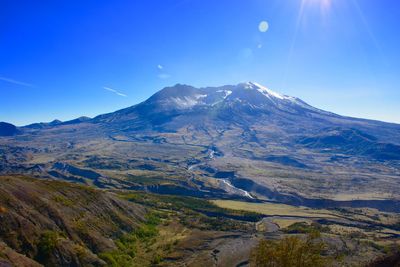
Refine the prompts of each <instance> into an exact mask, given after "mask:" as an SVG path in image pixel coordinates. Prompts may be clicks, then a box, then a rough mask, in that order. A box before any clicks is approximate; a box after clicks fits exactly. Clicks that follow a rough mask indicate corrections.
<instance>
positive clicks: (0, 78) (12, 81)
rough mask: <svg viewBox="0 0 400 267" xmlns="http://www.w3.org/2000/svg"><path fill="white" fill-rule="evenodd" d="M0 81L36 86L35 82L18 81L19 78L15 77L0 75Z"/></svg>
mask: <svg viewBox="0 0 400 267" xmlns="http://www.w3.org/2000/svg"><path fill="white" fill-rule="evenodd" d="M0 81H3V82H7V83H12V84H16V85H21V86H25V87H35V86H34V85H33V84H30V83H26V82H21V81H17V80H14V79H10V78H7V77H3V76H0Z"/></svg>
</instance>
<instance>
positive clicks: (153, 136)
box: [0, 82, 400, 206]
mask: <svg viewBox="0 0 400 267" xmlns="http://www.w3.org/2000/svg"><path fill="white" fill-rule="evenodd" d="M72 122H73V123H57V124H56V125H46V126H45V127H42V128H40V129H39V128H38V129H33V128H32V127H22V128H20V130H21V132H22V133H21V134H20V135H17V136H15V137H12V138H0V151H2V152H3V153H2V154H1V160H0V173H15V172H17V173H28V174H32V175H41V176H46V177H48V178H53V179H61V180H69V181H74V182H78V183H84V184H91V185H95V186H98V187H106V188H125V189H133V190H137V189H140V190H148V191H152V192H159V193H170V194H185V195H192V196H202V197H210V196H224V197H244V198H248V199H251V198H259V199H270V200H277V201H289V200H290V201H294V200H295V203H314V202H313V201H308V200H307V201H306V200H304V199H305V198H312V199H328V200H336V201H353V200H362V201H364V200H365V205H369V204H368V203H371V202H368V201H381V200H392V199H395V200H398V199H400V193H399V192H400V190H399V189H400V187H399V184H398V177H399V176H400V162H399V160H400V125H398V124H393V123H385V122H379V121H372V120H365V119H357V118H349V117H343V116H340V115H337V114H333V113H331V112H327V111H323V110H320V109H317V108H314V107H312V106H310V105H308V104H307V103H305V102H304V101H302V100H300V99H298V98H295V97H291V96H285V95H282V94H279V93H276V92H274V91H272V90H270V89H268V88H266V87H264V86H261V85H259V84H257V83H253V82H248V83H241V84H238V85H226V86H221V87H206V88H194V87H192V86H189V85H181V84H178V85H175V86H172V87H167V88H164V89H162V90H161V91H159V92H157V93H156V94H154V95H153V96H151V97H150V98H149V99H147V100H146V101H144V102H142V103H139V104H137V105H134V106H131V107H128V108H125V109H122V110H118V111H116V112H113V113H109V114H103V115H99V116H97V117H95V118H93V119H86V118H85V119H82V120H79V119H78V120H73V121H72ZM63 166H64V167H63ZM327 203H331V202H327ZM357 205H359V204H357ZM363 205H364V204H363ZM374 206H376V205H375V204H374ZM378 206H379V205H378Z"/></svg>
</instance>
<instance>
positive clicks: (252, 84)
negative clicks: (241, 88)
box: [245, 82, 293, 100]
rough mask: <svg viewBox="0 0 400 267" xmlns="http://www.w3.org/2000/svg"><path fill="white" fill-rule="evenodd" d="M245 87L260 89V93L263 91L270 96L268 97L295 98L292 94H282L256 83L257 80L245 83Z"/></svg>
mask: <svg viewBox="0 0 400 267" xmlns="http://www.w3.org/2000/svg"><path fill="white" fill-rule="evenodd" d="M245 88H246V89H255V90H257V91H259V92H260V93H262V94H263V95H264V96H266V97H268V98H278V99H282V100H283V99H287V100H293V97H290V96H286V95H282V94H280V93H277V92H275V91H272V90H271V89H269V88H267V87H265V86H263V85H261V84H259V83H256V82H247V83H246V84H245Z"/></svg>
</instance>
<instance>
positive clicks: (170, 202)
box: [120, 192, 263, 222]
mask: <svg viewBox="0 0 400 267" xmlns="http://www.w3.org/2000/svg"><path fill="white" fill-rule="evenodd" d="M120 196H121V197H122V198H123V199H126V200H129V201H133V202H136V203H140V204H143V205H146V206H150V207H153V208H157V209H167V210H174V211H186V212H190V211H195V212H199V213H203V214H205V215H208V216H212V217H225V218H233V219H238V220H242V221H250V222H257V221H259V220H261V219H262V217H263V216H262V215H261V214H259V213H257V212H252V211H242V210H231V209H226V208H221V207H218V206H217V205H215V204H214V203H212V202H210V201H207V200H204V199H199V198H194V197H186V196H173V195H157V194H150V193H142V192H135V193H126V194H120Z"/></svg>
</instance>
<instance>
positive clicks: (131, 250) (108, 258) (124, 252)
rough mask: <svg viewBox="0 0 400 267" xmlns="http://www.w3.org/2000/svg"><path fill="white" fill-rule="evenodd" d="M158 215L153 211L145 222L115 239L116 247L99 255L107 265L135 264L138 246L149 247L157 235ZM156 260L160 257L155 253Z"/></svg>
mask: <svg viewBox="0 0 400 267" xmlns="http://www.w3.org/2000/svg"><path fill="white" fill-rule="evenodd" d="M160 222H161V220H160V217H159V216H158V215H157V214H155V213H150V214H148V215H147V216H146V222H144V223H142V224H141V225H140V227H138V228H137V229H135V230H134V231H133V232H132V233H129V234H125V235H123V236H122V237H121V238H119V239H118V240H116V241H115V244H116V245H117V249H116V250H113V251H109V252H103V253H101V254H100V255H99V256H100V258H101V259H103V260H104V261H105V262H107V264H108V266H113V267H119V266H135V263H137V262H136V261H135V259H136V258H135V257H136V254H137V250H138V247H139V246H144V247H149V245H151V244H152V242H153V240H154V238H155V237H156V236H157V235H158V230H157V226H158V225H159V224H160ZM155 258H156V259H157V261H158V262H160V261H161V260H162V259H161V257H160V256H159V255H155Z"/></svg>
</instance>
